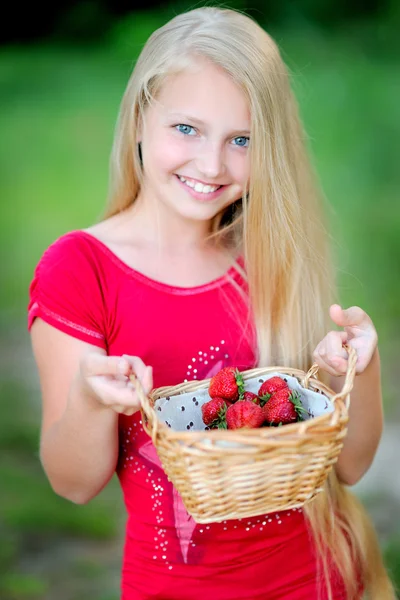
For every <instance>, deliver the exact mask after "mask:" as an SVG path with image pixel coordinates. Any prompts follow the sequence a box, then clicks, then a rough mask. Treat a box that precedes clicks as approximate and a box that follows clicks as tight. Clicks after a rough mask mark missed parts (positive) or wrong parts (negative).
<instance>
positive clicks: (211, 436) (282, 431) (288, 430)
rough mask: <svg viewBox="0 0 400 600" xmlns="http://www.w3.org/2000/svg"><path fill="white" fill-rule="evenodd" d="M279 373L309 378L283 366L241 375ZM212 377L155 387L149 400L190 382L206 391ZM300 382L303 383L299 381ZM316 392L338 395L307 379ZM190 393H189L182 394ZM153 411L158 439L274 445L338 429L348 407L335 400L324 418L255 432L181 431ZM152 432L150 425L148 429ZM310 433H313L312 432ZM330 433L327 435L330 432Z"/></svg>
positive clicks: (340, 400) (253, 430)
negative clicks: (315, 431) (323, 428)
mask: <svg viewBox="0 0 400 600" xmlns="http://www.w3.org/2000/svg"><path fill="white" fill-rule="evenodd" d="M273 372H280V373H282V374H285V375H290V376H291V377H295V378H296V379H299V378H300V379H303V378H304V377H305V376H306V373H305V372H304V371H301V370H299V369H288V368H284V367H265V368H255V369H247V370H246V371H242V372H241V374H242V376H243V378H244V379H245V380H246V379H253V378H254V377H257V376H261V375H262V374H267V373H273ZM210 381H211V378H208V379H203V380H201V381H199V382H196V381H189V382H187V383H186V384H178V385H175V386H164V387H160V388H155V389H154V390H153V391H152V392H151V393H150V400H151V402H152V403H154V402H155V401H156V400H158V399H160V398H165V397H166V396H168V395H171V396H173V395H180V393H178V394H176V393H168V392H167V391H168V390H176V389H177V388H180V387H182V386H186V385H188V384H189V385H190V384H191V383H193V384H197V385H195V387H194V389H196V390H198V389H204V388H207V387H208V385H209V382H210ZM300 383H301V382H300ZM313 388H316V390H320V391H322V392H323V393H324V394H325V395H326V396H327V398H328V399H331V397H333V396H335V395H336V394H335V392H334V391H333V390H332V389H331V388H330V387H328V386H327V385H326V384H324V383H323V382H322V381H320V380H319V379H316V378H314V377H312V378H310V379H309V380H308V388H306V389H310V390H311V391H315V390H314V389H313ZM182 393H187V392H182ZM151 410H152V412H153V414H152V417H153V418H154V419H156V420H157V430H158V431H157V436H158V435H160V434H161V433H162V435H163V436H165V437H167V438H168V439H169V440H170V441H175V440H178V441H181V442H189V443H190V442H192V443H194V442H199V441H203V440H205V439H207V440H210V441H211V440H212V441H223V440H224V441H233V440H232V439H231V437H232V436H233V435H234V436H235V440H234V441H235V442H239V441H240V440H239V438H241V437H242V438H243V441H244V442H245V441H250V440H252V441H255V439H254V438H258V439H259V441H260V442H261V443H262V442H263V441H265V442H267V441H268V442H271V441H273V440H274V439H275V438H276V439H277V441H278V440H279V439H282V438H285V437H288V438H293V439H295V438H296V436H298V435H304V438H306V433H307V431H308V430H310V429H313V428H316V427H318V426H319V425H326V426H327V427H328V428H329V422H330V421H331V420H332V419H333V418H335V422H336V425H332V429H335V428H337V423H338V421H340V417H342V418H343V417H344V418H348V410H347V408H346V405H345V402H344V399H341V398H336V400H335V402H334V403H333V411H331V412H329V413H326V414H324V415H320V416H318V417H312V418H311V419H307V420H305V421H297V422H296V423H290V424H286V425H283V426H282V427H257V428H254V429H251V428H249V429H245V428H241V429H232V430H228V429H226V430H224V429H208V430H206V429H204V430H189V431H179V430H175V429H172V428H171V427H168V426H167V425H166V424H165V423H164V422H163V421H161V420H160V419H159V418H158V416H157V413H156V411H155V410H154V407H153V405H152V404H151ZM141 412H142V419H145V418H146V417H145V414H144V413H143V410H141ZM149 428H150V429H151V426H150V427H149ZM310 433H311V432H310ZM327 433H328V432H327Z"/></svg>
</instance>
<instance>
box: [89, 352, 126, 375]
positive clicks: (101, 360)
mask: <svg viewBox="0 0 400 600" xmlns="http://www.w3.org/2000/svg"><path fill="white" fill-rule="evenodd" d="M81 371H82V373H83V375H85V376H86V377H94V376H96V375H115V376H116V375H128V374H129V372H130V365H129V362H128V361H127V360H125V359H124V358H121V357H120V356H105V355H103V354H97V353H96V352H88V353H87V354H85V355H84V356H83V358H82V360H81Z"/></svg>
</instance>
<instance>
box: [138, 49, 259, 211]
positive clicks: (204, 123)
mask: <svg viewBox="0 0 400 600" xmlns="http://www.w3.org/2000/svg"><path fill="white" fill-rule="evenodd" d="M249 136H250V112H249V107H248V103H247V101H246V98H245V96H244V94H243V93H242V91H241V90H240V89H239V88H238V87H237V86H236V84H235V83H234V82H233V81H232V80H231V79H230V78H229V76H228V75H227V74H226V73H225V72H224V71H223V70H222V69H220V68H218V67H216V66H214V65H213V64H212V63H210V62H207V61H205V60H204V61H203V60H201V61H197V62H196V68H194V69H193V70H191V71H185V72H183V73H180V74H179V75H174V76H171V77H170V78H168V80H167V82H166V83H165V84H164V86H163V88H162V90H161V91H160V93H159V95H158V98H157V102H155V103H154V104H153V105H152V106H149V107H148V108H147V109H146V111H145V115H144V123H143V128H142V131H141V135H140V140H141V142H142V156H143V164H144V189H143V195H144V197H145V198H150V197H151V198H153V199H155V200H156V201H157V202H160V203H161V205H162V206H163V207H164V208H167V209H168V210H169V211H171V210H172V211H173V212H174V213H175V214H179V216H181V217H183V218H185V219H189V220H195V221H209V220H210V219H212V218H213V217H214V216H215V215H217V214H218V213H219V212H220V211H221V210H222V209H223V208H225V207H227V206H229V205H230V204H232V203H233V202H235V200H238V199H239V198H240V197H241V196H242V195H243V190H244V188H245V185H246V184H247V182H248V178H249V148H248V146H249V141H250V139H249Z"/></svg>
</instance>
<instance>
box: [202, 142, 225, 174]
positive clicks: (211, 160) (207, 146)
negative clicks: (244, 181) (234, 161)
mask: <svg viewBox="0 0 400 600" xmlns="http://www.w3.org/2000/svg"><path fill="white" fill-rule="evenodd" d="M196 163H197V164H196V166H197V169H198V171H199V173H201V174H202V176H203V177H204V179H206V180H209V179H216V178H217V177H220V176H221V175H223V174H224V173H225V170H226V166H225V157H224V151H223V149H222V148H221V146H220V144H218V143H212V142H210V143H204V145H203V146H202V148H201V152H200V153H199V155H198V156H197V160H196Z"/></svg>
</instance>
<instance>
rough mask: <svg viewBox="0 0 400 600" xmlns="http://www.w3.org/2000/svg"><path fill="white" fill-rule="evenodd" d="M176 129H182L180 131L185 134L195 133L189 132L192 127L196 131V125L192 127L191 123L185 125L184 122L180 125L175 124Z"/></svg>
mask: <svg viewBox="0 0 400 600" xmlns="http://www.w3.org/2000/svg"><path fill="white" fill-rule="evenodd" d="M175 129H177V130H178V131H180V133H183V134H184V135H193V134H191V133H189V131H190V130H191V129H192V130H193V131H194V127H191V126H190V125H183V124H182V123H181V124H179V125H175Z"/></svg>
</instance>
